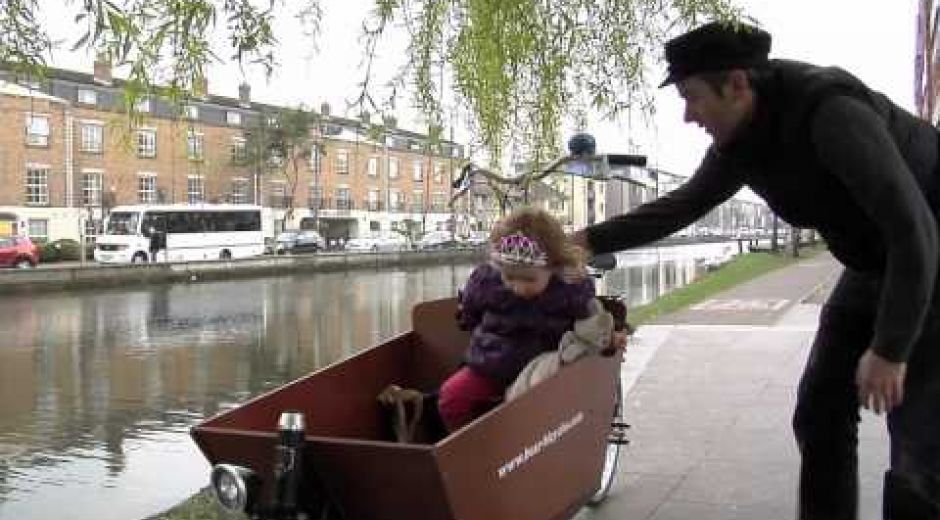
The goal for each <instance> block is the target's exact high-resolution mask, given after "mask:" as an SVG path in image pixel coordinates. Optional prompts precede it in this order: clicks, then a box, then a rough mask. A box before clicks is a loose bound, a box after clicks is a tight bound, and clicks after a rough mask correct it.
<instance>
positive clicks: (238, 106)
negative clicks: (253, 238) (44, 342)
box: [0, 61, 472, 240]
mask: <svg viewBox="0 0 940 520" xmlns="http://www.w3.org/2000/svg"><path fill="white" fill-rule="evenodd" d="M123 87H124V83H123V82H122V81H121V80H120V79H115V78H112V77H111V69H110V66H108V65H107V64H106V63H104V62H100V61H98V62H96V63H95V68H94V73H93V74H87V73H80V72H74V71H67V70H62V69H51V70H50V71H49V75H48V77H47V78H45V79H43V80H41V81H32V82H29V81H24V80H22V79H21V78H18V77H16V76H15V75H14V74H13V73H11V72H8V71H2V70H0V122H2V124H0V220H3V219H7V220H10V219H14V220H15V222H14V224H15V225H16V226H17V227H20V228H21V229H23V230H25V232H27V233H28V234H30V235H31V236H33V237H37V238H40V239H48V240H56V239H60V238H72V239H80V238H81V237H83V236H85V237H90V236H94V234H95V233H96V231H97V230H98V229H100V223H101V219H102V217H103V216H104V215H106V213H107V211H108V209H109V208H111V207H114V206H117V205H121V204H138V203H163V204H200V203H222V202H224V203H235V204H258V205H261V206H263V207H264V215H265V217H264V220H265V222H264V229H265V230H266V233H267V234H269V235H273V234H274V233H276V232H277V231H278V230H279V229H282V228H297V227H305V228H312V227H316V228H318V229H320V230H321V232H322V233H323V234H324V235H325V236H326V237H327V238H349V237H358V236H368V235H376V234H384V233H388V232H390V231H391V230H392V229H394V228H398V227H401V226H406V225H407V226H410V227H417V228H418V229H423V230H425V231H432V230H440V229H453V228H454V226H455V223H459V224H457V226H458V227H459V226H462V225H464V226H469V225H472V219H468V218H467V216H466V215H465V214H461V212H462V211H464V210H461V209H459V208H458V210H457V215H455V213H454V211H453V210H451V208H449V207H448V205H447V201H448V200H449V199H450V195H451V194H452V189H451V179H452V178H453V176H454V172H455V170H456V169H458V168H459V167H460V165H461V164H460V162H461V161H462V159H463V157H464V155H465V152H464V148H463V147H462V146H460V145H458V144H456V143H453V142H447V141H444V142H441V143H440V144H438V145H435V146H433V147H432V146H428V144H427V142H428V139H427V137H426V136H425V135H422V134H418V133H415V132H410V131H407V130H403V129H398V128H395V127H394V126H393V125H386V128H387V130H386V131H385V135H383V136H382V137H381V138H380V140H379V141H376V140H374V139H372V138H370V135H369V131H368V129H369V126H370V125H369V124H368V122H367V121H362V120H358V119H347V118H343V117H336V116H332V115H331V114H330V112H329V107H328V106H325V105H324V106H322V107H321V108H320V111H319V113H318V114H317V116H318V117H317V121H318V123H317V124H316V125H314V128H313V129H312V130H311V136H310V137H311V140H310V142H311V143H313V145H312V146H311V153H310V159H309V161H304V164H303V165H302V167H301V168H300V169H299V170H298V173H297V175H296V176H295V175H294V174H293V172H292V171H291V170H290V169H289V168H273V169H271V168H261V167H259V166H252V165H251V164H249V162H250V161H247V160H246V157H247V155H248V154H247V151H246V147H247V146H248V143H249V139H248V137H247V134H248V133H249V132H251V131H252V129H253V128H257V127H258V126H259V122H260V121H261V119H260V118H265V122H266V123H268V124H270V125H277V119H278V116H279V114H280V112H281V111H282V110H283V109H284V107H277V106H272V105H266V104H262V103H256V102H253V101H251V96H250V87H249V86H248V85H244V84H243V85H241V86H240V88H239V97H238V99H234V98H227V97H221V96H214V95H210V94H208V91H209V90H208V88H207V87H208V85H207V84H206V83H205V82H204V83H203V84H202V85H201V86H200V87H199V88H197V91H198V92H201V93H205V94H203V95H201V96H198V97H197V98H196V99H193V100H189V101H187V102H185V103H184V104H183V105H182V106H178V105H173V104H171V103H169V102H167V101H166V100H163V99H160V98H149V99H144V100H143V101H142V102H141V103H140V104H139V105H138V107H137V108H138V110H139V111H140V112H141V113H142V114H143V122H142V123H141V124H140V125H139V126H137V127H136V128H134V129H128V128H127V126H126V123H125V116H124V113H123V103H124V99H123ZM259 170H262V171H259ZM288 208H292V209H291V210H288ZM456 231H458V232H461V230H460V229H457V230H456Z"/></svg>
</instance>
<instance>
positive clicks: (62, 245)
mask: <svg viewBox="0 0 940 520" xmlns="http://www.w3.org/2000/svg"><path fill="white" fill-rule="evenodd" d="M80 257H81V247H80V245H79V243H78V242H76V241H75V240H71V239H68V238H63V239H60V240H55V241H52V242H47V243H45V244H42V246H41V249H40V252H39V258H40V261H41V262H65V261H75V260H79V259H80Z"/></svg>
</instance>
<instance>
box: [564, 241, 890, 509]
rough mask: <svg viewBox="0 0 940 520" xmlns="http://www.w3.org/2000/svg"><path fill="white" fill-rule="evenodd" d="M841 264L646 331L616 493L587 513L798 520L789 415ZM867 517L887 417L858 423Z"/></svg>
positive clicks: (812, 263)
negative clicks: (813, 339) (827, 296)
mask: <svg viewBox="0 0 940 520" xmlns="http://www.w3.org/2000/svg"><path fill="white" fill-rule="evenodd" d="M840 270H841V268H840V266H839V265H838V263H836V261H835V260H834V259H833V258H832V257H831V256H830V255H828V254H820V255H818V256H816V257H813V258H810V259H807V260H804V261H801V262H799V263H797V264H794V265H792V266H788V267H786V268H784V269H781V270H778V271H775V272H773V273H770V274H768V275H765V276H763V277H760V278H758V279H756V280H753V281H751V282H749V283H746V284H742V285H740V286H738V287H735V288H733V289H731V290H729V291H726V292H724V293H721V294H718V295H716V296H715V297H714V298H712V299H711V300H708V301H705V302H702V303H700V304H698V305H695V306H693V307H692V308H690V309H687V310H685V311H682V312H679V313H676V314H673V315H670V316H667V317H664V318H662V319H661V320H660V321H658V322H656V323H654V324H651V325H645V326H643V327H641V328H640V329H639V330H638V332H637V335H636V341H635V343H634V344H633V345H631V347H630V350H629V351H628V361H627V363H626V364H625V367H624V376H625V377H624V380H625V385H626V386H627V389H628V392H627V394H626V395H627V397H626V413H627V417H628V422H630V423H631V424H632V425H633V429H632V430H631V432H630V438H631V441H632V443H631V444H630V445H629V446H628V447H627V448H626V451H625V454H624V455H623V456H622V458H621V470H620V473H619V475H618V480H617V482H615V484H614V488H613V490H612V491H611V496H610V498H609V499H608V501H607V502H606V503H605V504H604V505H602V506H601V507H599V508H596V509H585V510H583V511H582V512H581V513H580V514H579V515H578V516H577V520H608V519H610V520H613V519H617V520H680V519H681V520H686V519H694V520H712V519H714V520H738V519H741V520H745V519H747V520H791V519H793V518H795V513H794V512H795V509H796V489H797V474H798V470H799V454H798V452H797V449H796V444H795V442H794V440H793V434H792V430H791V427H790V418H791V415H792V411H793V405H794V401H795V394H796V386H797V383H798V381H799V377H800V373H801V372H802V369H803V365H804V363H805V360H806V356H807V353H808V350H809V347H810V344H811V342H812V338H813V334H814V332H815V330H816V327H817V319H818V314H819V309H820V304H821V302H822V301H823V299H824V298H825V295H826V294H827V293H828V291H829V290H830V289H831V287H832V283H833V281H834V280H835V278H836V277H837V275H838V273H839V272H840ZM859 453H860V473H861V508H860V510H861V515H860V519H861V520H876V519H880V518H881V515H880V510H881V493H880V485H881V479H882V474H883V471H884V468H885V464H886V461H887V435H886V433H885V428H884V418H883V416H882V417H877V416H874V415H873V414H870V413H867V412H865V413H863V420H862V424H861V426H860V440H859Z"/></svg>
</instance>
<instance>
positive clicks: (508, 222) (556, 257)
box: [490, 207, 585, 272]
mask: <svg viewBox="0 0 940 520" xmlns="http://www.w3.org/2000/svg"><path fill="white" fill-rule="evenodd" d="M515 233H520V234H522V235H525V236H527V237H529V238H530V239H532V240H535V241H536V242H538V244H539V246H541V247H542V249H543V250H544V251H545V255H546V256H547V257H548V259H547V260H548V264H547V265H546V267H548V268H550V269H573V270H574V271H579V272H580V271H582V270H583V269H584V264H585V259H584V251H583V250H582V249H581V248H579V247H578V246H576V245H574V243H572V242H571V240H569V239H568V236H567V235H566V234H565V230H564V229H562V227H561V223H560V222H558V219H556V218H555V217H553V216H552V215H551V214H550V213H548V212H547V211H545V210H543V209H539V208H533V207H524V208H520V209H517V210H515V211H513V212H512V213H510V214H508V215H506V216H505V217H503V218H502V219H501V220H500V221H499V222H498V223H497V224H496V225H495V226H494V227H493V231H492V232H490V246H491V247H493V248H495V247H496V246H497V245H499V242H500V240H502V239H503V237H507V236H509V235H512V234H515Z"/></svg>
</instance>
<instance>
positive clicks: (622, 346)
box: [601, 330, 628, 357]
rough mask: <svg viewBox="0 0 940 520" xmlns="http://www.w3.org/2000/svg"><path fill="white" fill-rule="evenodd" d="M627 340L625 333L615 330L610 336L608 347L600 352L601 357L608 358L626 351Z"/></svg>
mask: <svg viewBox="0 0 940 520" xmlns="http://www.w3.org/2000/svg"><path fill="white" fill-rule="evenodd" d="M627 338H628V334H627V331H625V330H615V331H614V333H613V334H612V335H611V336H610V345H609V346H608V347H607V348H605V349H604V350H602V351H601V355H602V356H607V357H609V356H613V355H614V354H616V353H618V352H620V353H623V352H624V351H626V350H627Z"/></svg>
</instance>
